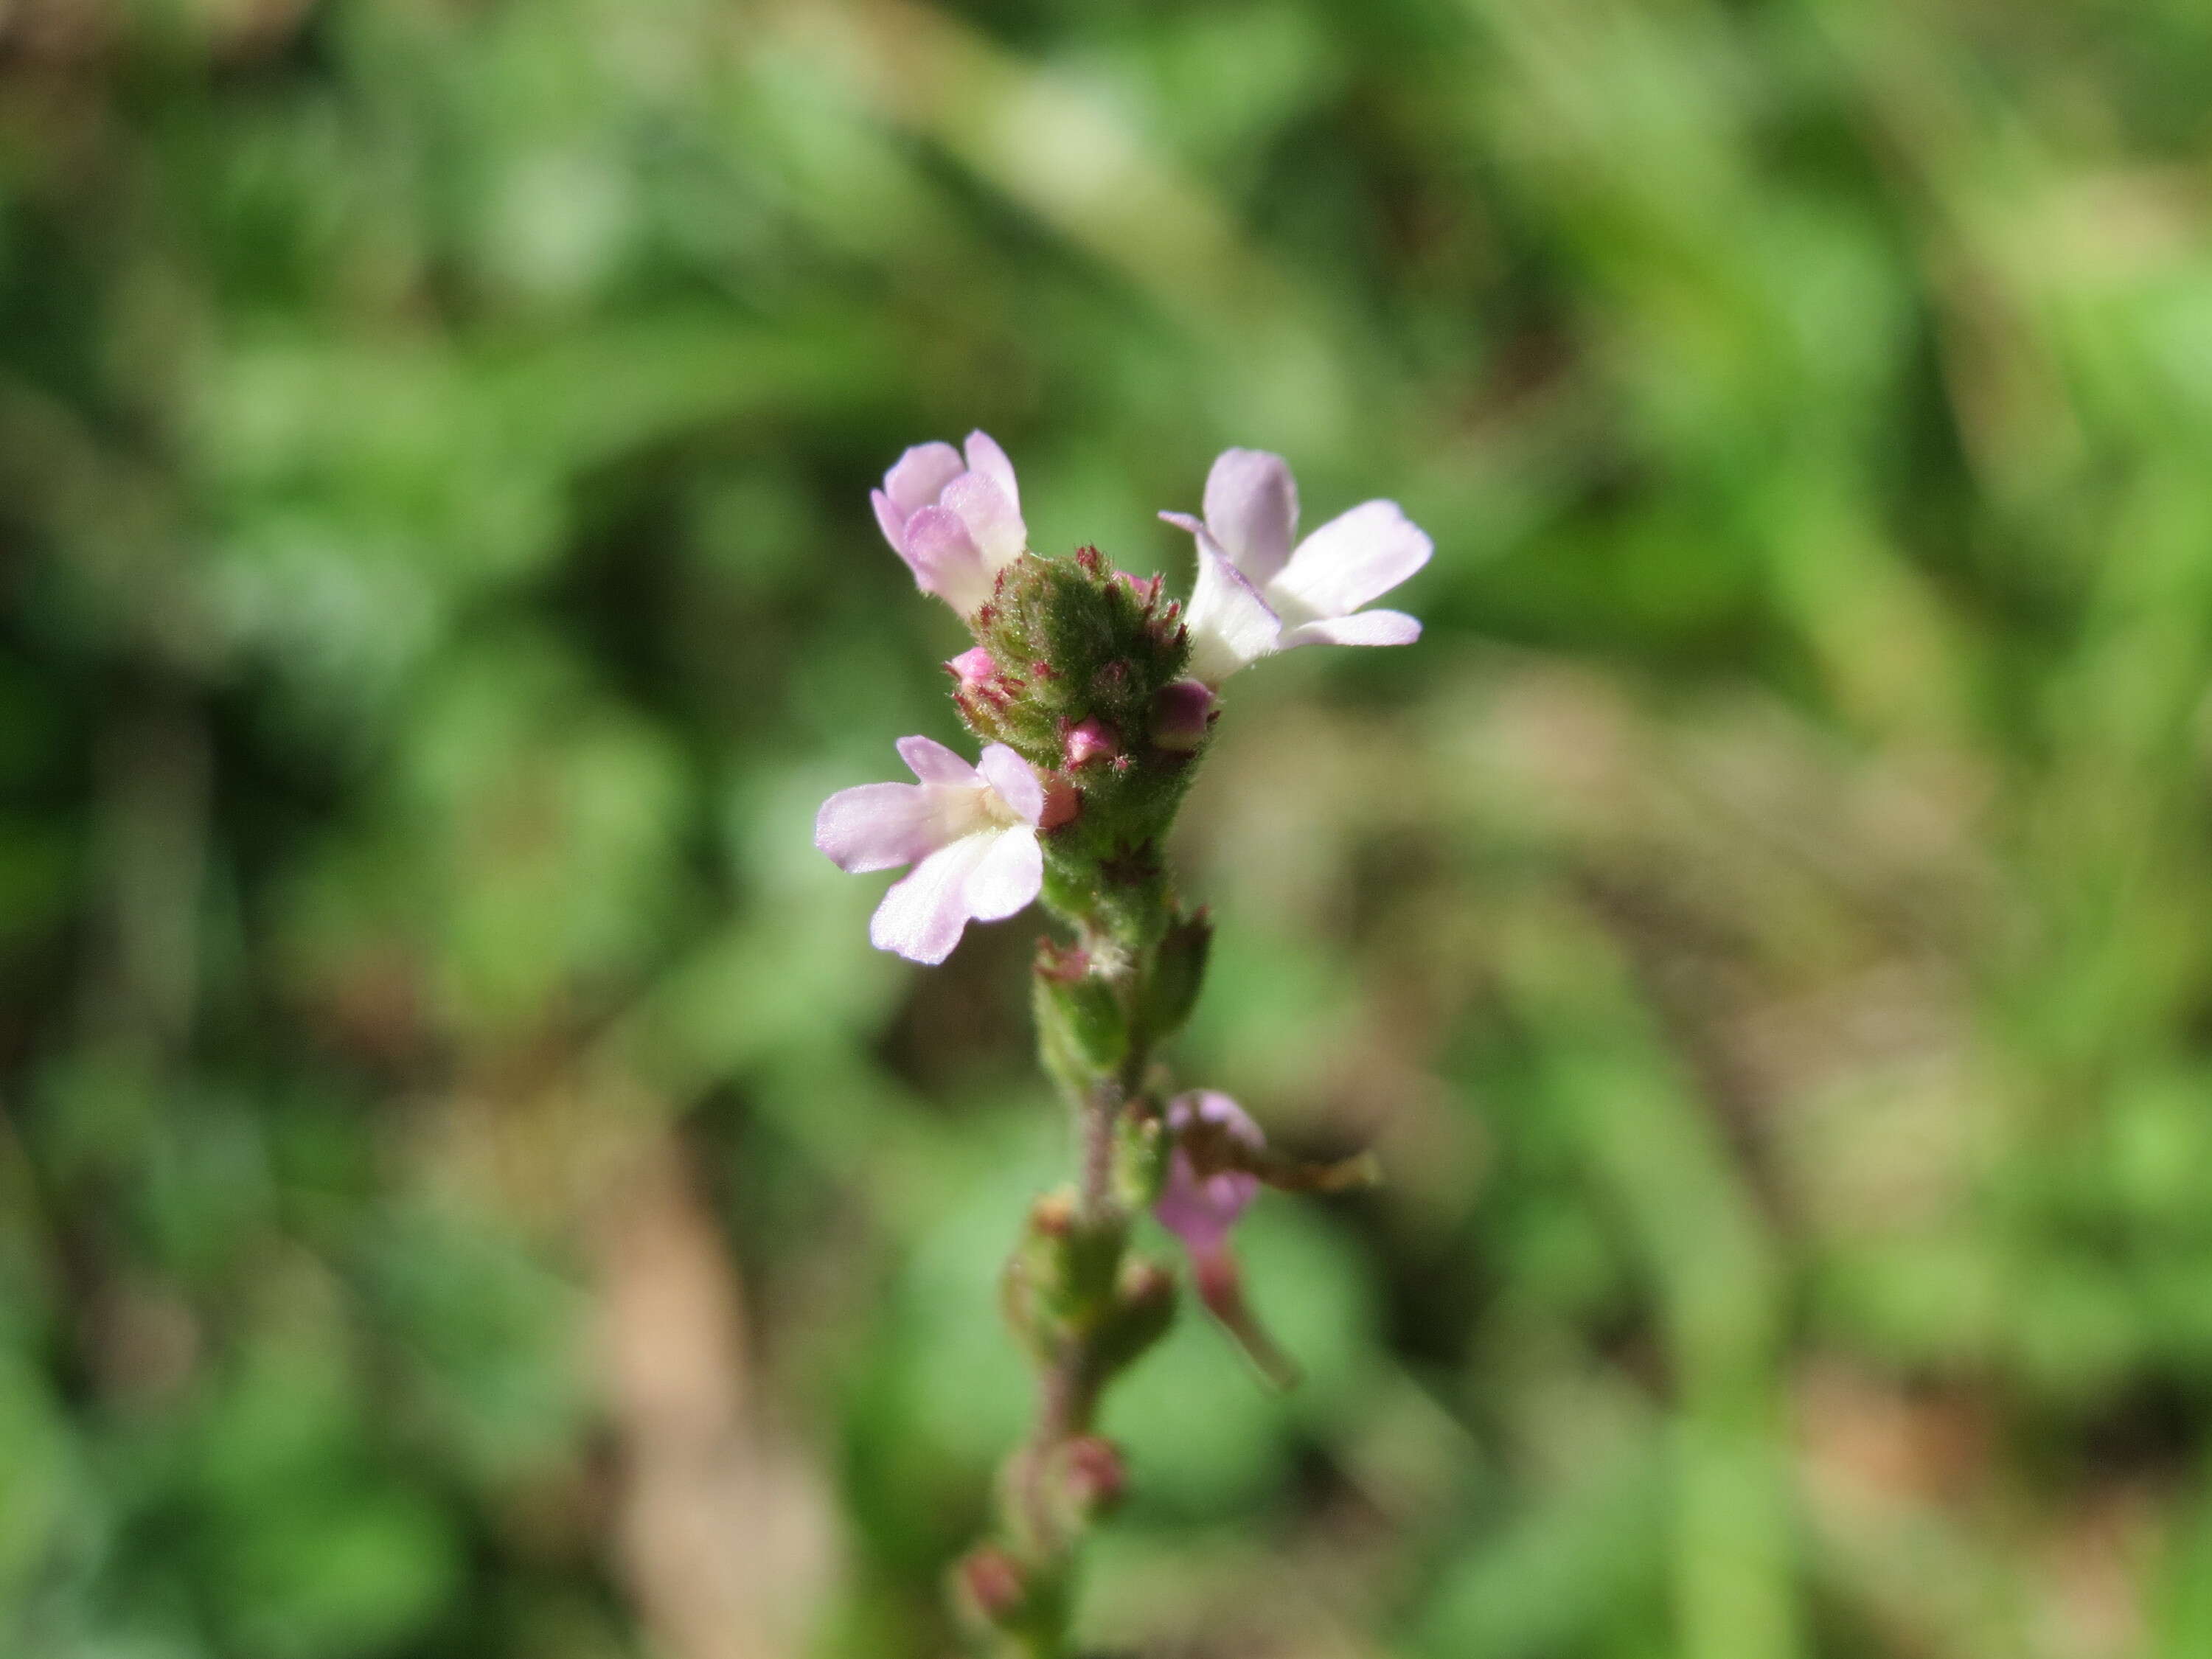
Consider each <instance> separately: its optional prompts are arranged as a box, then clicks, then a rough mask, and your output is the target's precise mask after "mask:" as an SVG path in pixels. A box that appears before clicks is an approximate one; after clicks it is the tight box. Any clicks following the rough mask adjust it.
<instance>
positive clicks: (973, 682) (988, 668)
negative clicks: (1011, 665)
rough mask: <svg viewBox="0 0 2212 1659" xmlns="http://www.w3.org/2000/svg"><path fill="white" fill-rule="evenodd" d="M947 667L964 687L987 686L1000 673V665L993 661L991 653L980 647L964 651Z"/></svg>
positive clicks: (947, 664)
mask: <svg viewBox="0 0 2212 1659" xmlns="http://www.w3.org/2000/svg"><path fill="white" fill-rule="evenodd" d="M945 666H946V667H947V668H949V669H951V671H952V678H954V679H956V680H958V681H959V682H960V684H962V685H963V687H974V686H978V685H983V684H987V683H988V682H989V681H990V679H991V678H992V677H993V676H994V675H996V674H997V673H998V671H999V665H998V664H996V663H994V662H993V661H992V660H991V653H989V652H987V651H986V650H985V649H984V648H983V647H981V646H980V645H979V646H975V647H973V648H972V649H969V650H967V651H963V652H962V653H960V654H959V655H958V656H957V657H955V658H953V659H951V661H950V662H948V663H946V664H945Z"/></svg>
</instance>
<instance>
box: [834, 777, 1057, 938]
mask: <svg viewBox="0 0 2212 1659" xmlns="http://www.w3.org/2000/svg"><path fill="white" fill-rule="evenodd" d="M898 751H899V757H900V758H901V759H902V760H903V761H905V762H906V763H907V765H908V768H910V769H912V770H913V773H914V775H915V777H916V778H918V779H920V780H921V781H920V782H919V783H864V784H862V785H860V787H858V788H854V789H841V790H839V791H838V792H837V793H836V794H834V795H832V796H830V797H829V799H828V800H826V801H824V802H823V803H822V810H821V811H820V812H818V813H817V814H816V816H815V819H814V844H815V845H816V846H817V847H818V848H821V849H822V850H823V852H824V853H826V854H829V857H830V859H831V860H833V861H834V862H835V863H836V866H837V867H838V868H839V869H841V870H844V871H847V872H852V873H854V874H858V873H859V872H862V871H865V870H891V869H896V867H897V866H900V865H902V864H911V865H913V866H914V868H913V870H911V871H910V872H908V874H907V875H906V876H905V877H904V878H902V879H901V880H899V881H896V882H895V883H893V884H892V885H891V889H890V891H889V892H887V893H885V894H884V902H882V903H881V904H879V905H878V906H877V907H876V915H875V919H874V920H873V921H871V922H870V923H869V925H868V938H869V939H870V940H871V941H872V943H873V944H874V945H875V947H876V948H877V949H878V950H879V951H897V952H898V953H899V955H901V956H902V957H908V959H910V960H912V961H915V962H927V963H939V962H942V961H944V960H945V957H948V956H950V955H951V954H952V947H953V946H954V945H957V944H959V942H960V935H961V933H962V932H963V931H964V930H965V928H966V927H967V926H968V923H969V921H971V920H972V921H1000V919H1001V918H1003V917H1006V916H1011V915H1013V914H1014V912H1015V911H1017V910H1019V909H1021V908H1023V907H1024V905H1026V904H1028V903H1029V902H1030V900H1032V899H1034V898H1035V897H1036V896H1037V890H1038V889H1039V888H1040V887H1041V886H1042V884H1043V882H1044V852H1043V849H1042V848H1040V847H1039V846H1038V845H1037V837H1036V827H1037V823H1038V820H1039V819H1040V818H1042V817H1043V815H1044V808H1045V791H1044V786H1043V785H1042V783H1040V782H1039V781H1037V776H1036V773H1034V772H1032V771H1031V770H1030V765H1029V763H1028V762H1027V761H1025V760H1024V759H1023V758H1022V757H1020V756H1019V755H1018V754H1016V753H1015V752H1014V751H1013V750H1011V749H1009V748H1007V747H1006V745H1005V744H1000V743H994V744H990V745H989V746H988V747H987V748H986V749H985V750H983V756H982V758H981V761H979V762H978V763H976V764H975V765H974V766H970V765H969V764H968V763H967V762H966V761H963V760H962V759H961V758H960V757H959V756H957V755H956V754H954V753H953V752H952V751H951V750H950V749H947V748H946V747H945V745H944V744H941V743H933V742H932V741H931V740H930V739H929V738H900V739H899V741H898Z"/></svg>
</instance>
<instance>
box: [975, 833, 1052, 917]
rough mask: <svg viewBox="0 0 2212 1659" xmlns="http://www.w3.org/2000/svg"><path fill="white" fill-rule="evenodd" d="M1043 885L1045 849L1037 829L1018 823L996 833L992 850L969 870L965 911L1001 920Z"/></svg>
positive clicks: (1019, 906)
mask: <svg viewBox="0 0 2212 1659" xmlns="http://www.w3.org/2000/svg"><path fill="white" fill-rule="evenodd" d="M1043 887H1044V849H1043V848H1041V847H1039V846H1038V845H1037V838H1036V830H1034V829H1030V827H1029V826H1028V825H1027V824H1017V825H1015V826H1014V827H1013V828H1012V829H1002V830H1000V832H999V834H998V836H997V838H996V840H995V841H994V844H993V846H992V848H991V850H990V851H989V852H988V853H987V854H984V857H983V860H982V862H981V863H980V864H978V865H977V866H975V869H974V870H973V871H971V872H969V876H968V885H967V906H968V914H969V915H971V916H973V917H974V918H975V920H976V921H1002V920H1004V919H1005V918H1006V917H1007V916H1011V915H1013V914H1014V912H1015V911H1017V910H1020V909H1023V908H1026V907H1027V906H1028V905H1029V904H1030V902H1031V901H1032V900H1034V899H1035V898H1036V896H1037V894H1038V893H1039V892H1040V891H1041V890H1042V889H1043Z"/></svg>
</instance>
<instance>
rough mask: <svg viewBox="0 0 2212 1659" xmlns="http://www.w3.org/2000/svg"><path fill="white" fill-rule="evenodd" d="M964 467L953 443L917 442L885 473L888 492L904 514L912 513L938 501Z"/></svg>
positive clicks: (886, 490) (885, 490) (885, 489)
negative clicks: (918, 508)
mask: <svg viewBox="0 0 2212 1659" xmlns="http://www.w3.org/2000/svg"><path fill="white" fill-rule="evenodd" d="M964 470H965V469H964V468H963V467H962V465H960V452H959V451H958V450H957V449H955V448H954V447H952V446H951V444H945V443H933V444H916V445H915V447H913V448H911V449H909V450H908V451H907V452H906V453H905V454H903V455H902V456H900V457H899V458H898V459H897V460H896V461H894V462H892V463H891V470H890V471H888V472H886V473H884V495H888V496H890V501H891V505H892V506H894V507H896V508H898V510H899V511H900V512H901V513H908V514H911V513H913V512H914V511H915V508H916V507H927V506H928V505H929V504H930V503H931V502H933V501H935V500H936V499H937V498H938V496H939V495H940V494H942V493H943V491H944V489H945V485H947V484H949V483H951V482H952V481H953V480H954V479H955V478H957V477H959V476H960V474H961V473H962V472H963V471H964Z"/></svg>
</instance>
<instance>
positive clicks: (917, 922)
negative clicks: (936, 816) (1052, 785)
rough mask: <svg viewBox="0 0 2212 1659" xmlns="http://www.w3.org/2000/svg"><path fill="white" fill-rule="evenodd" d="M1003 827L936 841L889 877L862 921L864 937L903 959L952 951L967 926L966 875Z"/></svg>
mask: <svg viewBox="0 0 2212 1659" xmlns="http://www.w3.org/2000/svg"><path fill="white" fill-rule="evenodd" d="M1004 834H1006V831H1004V830H996V829H979V830H977V831H976V832H975V834H973V835H968V836H961V837H960V839H959V840H957V841H956V842H952V843H951V845H949V846H945V847H940V848H938V849H937V850H936V851H935V852H933V853H932V854H930V855H929V856H928V857H927V858H925V859H924V860H921V863H919V864H917V865H915V866H914V868H913V870H911V871H910V872H908V874H907V875H906V876H905V878H903V879H902V880H899V881H896V882H893V883H892V884H891V888H890V891H889V892H887V893H885V894H884V902H882V903H881V904H878V906H877V907H876V914H875V916H874V918H873V919H872V921H870V922H869V923H868V941H869V943H870V944H872V945H874V946H875V947H876V949H878V951H897V952H898V954H899V955H901V956H902V957H906V958H907V959H908V961H909V962H922V963H939V962H942V961H944V960H945V957H949V956H951V954H952V947H953V946H954V945H957V944H959V943H960V935H961V933H963V931H964V930H965V929H966V928H967V926H968V878H969V877H970V876H971V875H973V874H974V873H975V869H976V867H977V866H979V865H981V863H982V862H983V860H985V859H987V858H988V857H989V856H990V854H992V852H993V851H994V849H995V848H997V846H998V843H999V838H1000V836H1002V835H1004Z"/></svg>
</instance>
